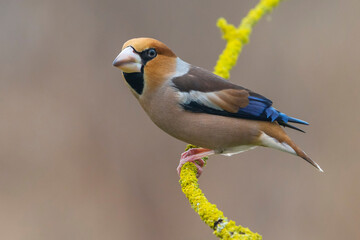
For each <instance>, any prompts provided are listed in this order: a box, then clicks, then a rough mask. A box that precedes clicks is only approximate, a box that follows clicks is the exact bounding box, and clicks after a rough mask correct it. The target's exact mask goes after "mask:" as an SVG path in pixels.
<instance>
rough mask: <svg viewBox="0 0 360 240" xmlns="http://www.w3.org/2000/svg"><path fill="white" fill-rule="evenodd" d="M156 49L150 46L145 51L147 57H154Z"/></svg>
mask: <svg viewBox="0 0 360 240" xmlns="http://www.w3.org/2000/svg"><path fill="white" fill-rule="evenodd" d="M156 54H157V53H156V50H155V49H153V48H150V49H149V50H148V52H147V55H148V57H149V58H154V57H156Z"/></svg>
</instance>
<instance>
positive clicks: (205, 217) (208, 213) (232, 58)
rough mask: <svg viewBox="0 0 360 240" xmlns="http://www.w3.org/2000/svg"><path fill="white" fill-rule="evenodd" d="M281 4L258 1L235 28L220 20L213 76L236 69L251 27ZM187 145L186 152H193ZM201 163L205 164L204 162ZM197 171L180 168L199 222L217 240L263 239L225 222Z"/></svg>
mask: <svg viewBox="0 0 360 240" xmlns="http://www.w3.org/2000/svg"><path fill="white" fill-rule="evenodd" d="M280 1H281V0H261V1H260V2H259V3H258V4H257V5H256V6H255V8H253V9H252V10H250V12H249V13H248V15H247V16H246V17H245V18H244V19H243V20H242V21H241V24H240V26H239V27H238V28H236V27H235V26H234V25H232V24H228V23H227V22H226V20H225V19H224V18H220V19H219V20H218V22H217V26H218V27H219V28H220V29H221V32H222V34H223V35H222V37H223V38H224V39H225V40H226V41H227V44H226V47H225V49H224V50H223V52H222V53H221V55H220V56H219V59H218V61H217V63H216V66H215V69H214V73H215V74H217V75H219V76H221V77H223V78H226V79H227V78H229V77H230V70H231V69H232V68H233V67H234V66H235V64H236V62H237V59H238V56H239V54H240V53H241V50H242V48H243V46H244V45H245V44H247V43H248V42H249V37H250V34H251V31H252V27H253V26H254V25H255V24H256V23H257V22H258V21H259V20H260V19H261V18H262V17H263V16H264V15H265V14H266V13H269V12H270V11H271V10H272V9H273V8H274V7H276V6H277V5H278V4H279V3H280ZM194 147H196V146H194V145H188V146H187V148H186V150H187V149H189V148H194ZM204 160H207V158H206V159H204ZM196 175H197V168H196V166H195V165H194V164H193V163H185V164H184V165H183V167H182V168H181V173H180V180H179V182H180V185H181V188H182V191H183V192H184V194H185V196H186V197H187V198H188V199H189V202H190V204H191V207H192V208H193V209H194V210H195V211H196V212H197V213H198V214H199V215H200V218H201V220H202V221H204V222H205V223H206V225H208V226H209V227H210V228H212V229H213V230H214V234H215V235H216V236H217V237H219V238H220V239H224V240H228V239H241V240H245V239H246V240H260V239H262V237H261V236H260V235H259V234H257V233H253V232H251V231H250V230H249V229H248V228H244V227H242V226H236V223H235V222H234V221H232V220H228V219H227V218H226V217H225V216H224V214H223V212H222V211H220V210H219V209H218V208H217V207H216V205H215V204H211V203H210V202H209V201H208V200H207V199H206V197H205V195H204V194H203V192H202V191H201V189H200V188H199V184H198V179H197V177H196Z"/></svg>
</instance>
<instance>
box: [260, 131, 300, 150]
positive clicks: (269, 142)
mask: <svg viewBox="0 0 360 240" xmlns="http://www.w3.org/2000/svg"><path fill="white" fill-rule="evenodd" d="M259 140H260V141H261V143H262V144H264V146H266V147H270V148H274V149H278V150H280V151H283V152H288V153H291V154H294V155H297V154H296V152H295V150H294V149H293V148H292V147H290V146H289V145H288V144H287V143H284V142H279V141H278V140H277V139H275V138H273V137H270V136H269V135H267V134H266V133H264V132H262V133H261V135H260V137H259Z"/></svg>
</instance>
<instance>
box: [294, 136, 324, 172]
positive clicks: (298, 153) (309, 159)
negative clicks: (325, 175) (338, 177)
mask: <svg viewBox="0 0 360 240" xmlns="http://www.w3.org/2000/svg"><path fill="white" fill-rule="evenodd" d="M291 148H293V149H294V151H295V153H296V155H297V156H299V157H301V158H302V159H304V160H305V161H307V162H308V163H310V164H311V165H313V166H314V167H316V168H317V169H318V170H319V171H320V172H324V170H322V169H321V167H320V166H319V164H317V163H316V162H315V161H313V160H312V159H311V158H310V157H309V156H308V155H307V154H306V153H305V152H304V151H303V150H301V149H300V148H299V147H298V146H296V145H295V144H294V143H293V145H292V146H291Z"/></svg>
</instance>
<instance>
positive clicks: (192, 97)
mask: <svg viewBox="0 0 360 240" xmlns="http://www.w3.org/2000/svg"><path fill="white" fill-rule="evenodd" d="M178 96H179V103H180V104H184V105H186V104H190V102H197V103H199V104H201V105H204V106H207V107H210V108H213V109H216V110H220V111H223V110H224V109H222V108H221V107H219V106H217V105H216V104H214V103H213V102H212V101H210V98H218V96H217V95H216V94H215V93H213V92H206V93H204V92H200V91H194V90H191V91H190V92H178Z"/></svg>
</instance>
